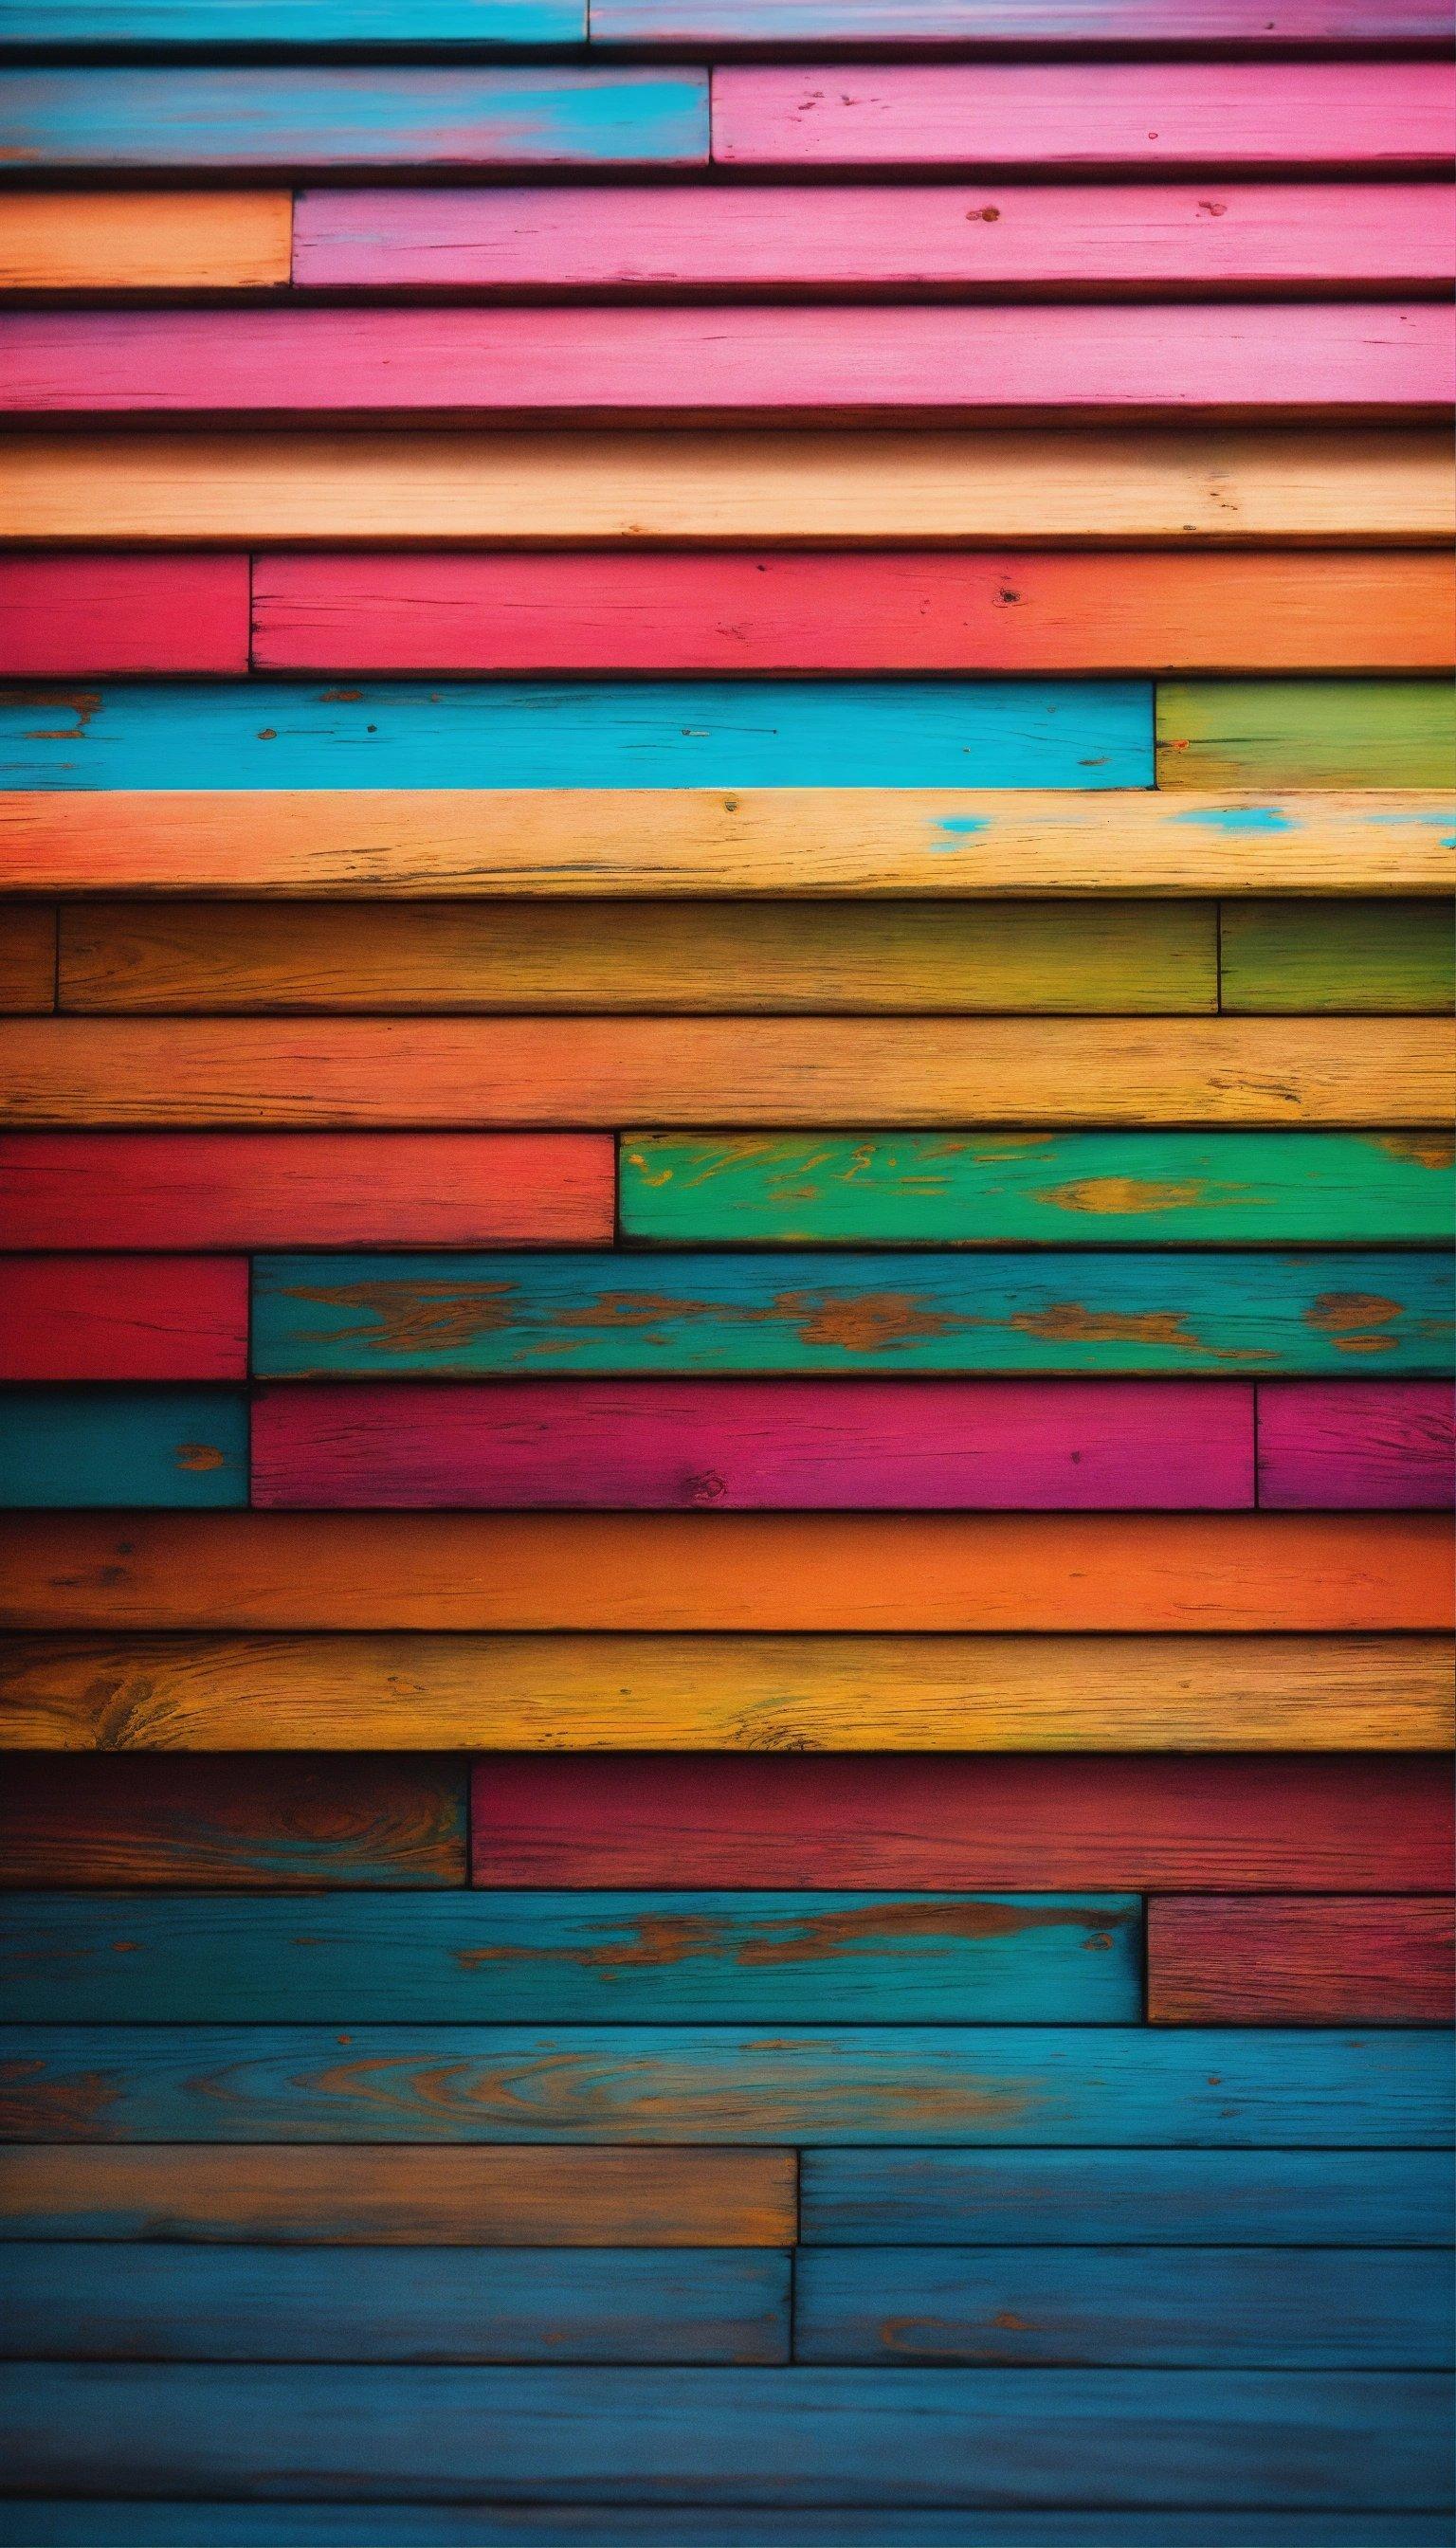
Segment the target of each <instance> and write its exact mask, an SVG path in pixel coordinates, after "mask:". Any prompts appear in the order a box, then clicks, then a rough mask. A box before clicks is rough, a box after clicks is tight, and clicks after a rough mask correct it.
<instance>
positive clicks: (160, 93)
mask: <svg viewBox="0 0 1456 2548" xmlns="http://www.w3.org/2000/svg"><path fill="white" fill-rule="evenodd" d="M292 6H293V10H294V23H295V27H296V28H300V29H301V28H302V27H303V26H305V25H309V24H310V23H312V22H311V19H310V18H309V17H307V16H306V15H305V11H306V10H307V9H308V6H309V0H292ZM264 14H266V15H267V17H268V20H269V34H268V38H267V41H268V42H269V43H276V42H277V41H278V39H277V37H276V36H275V35H274V34H273V32H272V27H273V17H272V12H271V11H268V12H267V13H264V12H263V11H262V10H260V11H259V12H258V15H259V17H261V16H263V15H264ZM283 14H284V16H285V17H286V16H287V14H288V12H287V9H285V11H284V13H283ZM383 14H385V13H384V11H383V10H382V9H380V8H379V7H378V0H376V11H375V15H376V19H377V18H378V16H380V15H383ZM455 15H456V20H457V25H458V24H459V22H460V20H461V19H462V18H463V17H465V15H466V12H465V9H464V8H463V7H461V6H460V5H459V0H457V6H456V11H455ZM469 16H470V19H471V22H472V23H474V24H476V25H479V23H480V18H479V12H478V11H476V10H471V11H470V12H469ZM128 25H129V36H130V41H132V42H134V43H135V42H137V36H136V34H135V32H133V30H134V29H135V26H136V21H135V20H134V19H132V18H131V17H130V14H129V21H128ZM394 25H395V27H396V29H397V30H398V26H399V21H398V18H396V19H395V21H394ZM296 41H297V39H296ZM409 41H410V43H411V44H419V43H422V42H427V41H428V40H427V38H426V36H425V34H424V30H423V27H422V26H421V24H420V22H419V21H418V20H411V22H410V29H409ZM5 103H6V116H7V126H8V135H9V140H8V153H9V158H10V161H11V163H12V165H13V166H14V167H15V168H16V169H35V170H41V169H52V168H54V169H69V168H87V169H95V170H97V171H98V172H99V173H110V172H111V171H113V170H116V171H119V172H120V171H126V170H129V169H147V170H150V169H153V168H158V169H159V168H195V169H214V168H225V169H254V168H256V169H268V168H279V169H284V168H391V167H395V168H414V167H419V168H572V167H578V166H581V167H593V168H640V167H662V168H687V167H693V166H696V165H699V164H701V163H702V162H704V161H705V160H706V158H707V155H708V93H707V75H706V73H705V72H703V71H694V70H578V69H573V70H566V69H561V68H558V67H555V66H552V65H542V66H540V67H538V68H536V69H531V70H526V69H511V70H495V69H492V70H483V69H476V68H466V67H465V66H464V65H463V64H461V65H457V66H456V67H454V68H452V69H450V70H420V69H416V68H414V67H412V66H411V67H409V68H401V67H399V66H397V65H394V64H392V65H390V67H389V68H388V69H380V68H378V67H375V68H365V67H363V66H359V65H354V66H351V67H350V68H347V69H343V68H339V67H337V66H334V65H325V66H322V67H312V68H309V69H292V68H281V67H279V66H278V65H277V64H269V65H267V66H256V67H251V68H248V69H245V70H244V69H227V68H221V69H220V68H218V67H217V66H215V65H194V64H189V65H188V66H187V67H185V68H182V67H178V66H176V65H168V66H167V67H165V68H153V67H151V66H147V67H146V68H139V67H117V66H109V67H108V68H106V69H94V68H87V69H84V70H81V69H75V68H69V67H63V68H62V67H56V66H54V65H52V66H51V67H49V68H47V69H45V70H14V71H8V72H7V73H6V81H5Z"/></svg>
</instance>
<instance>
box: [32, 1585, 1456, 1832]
mask: <svg viewBox="0 0 1456 2548" xmlns="http://www.w3.org/2000/svg"><path fill="white" fill-rule="evenodd" d="M0 1728H3V1732H4V1737H5V1740H6V1742H7V1744H9V1745H10V1746H11V1747H12V1748H13V1749H15V1750H17V1751H33V1752H50V1751H70V1752H84V1751H95V1752H117V1751H163V1752H175V1751H182V1752H187V1751H194V1752H218V1751H235V1752H258V1751H261V1752H268V1751H303V1750H309V1749H312V1748H317V1749H319V1750H323V1751H344V1752H359V1751H385V1750H390V1751H426V1750H430V1751H438V1750H444V1749H452V1750H458V1751H464V1752H474V1751H480V1750H482V1749H483V1748H485V1747H486V1746H488V1745H500V1746H501V1747H502V1748H504V1749H506V1750H509V1751H524V1752H533V1751H558V1750H569V1751H612V1750H618V1749H629V1750H632V1751H639V1752H703V1751H708V1752H729V1751H742V1752H763V1751H775V1752H779V1751H784V1750H798V1751H811V1752H812V1751H830V1752H835V1751H839V1752H873V1751H879V1750H884V1751H890V1752H932V1753H934V1752H942V1751H962V1752H1092V1751H1099V1750H1103V1749H1107V1748H1110V1747H1111V1748H1116V1749H1117V1750H1120V1751H1125V1752H1144V1751H1159V1750H1167V1749H1169V1748H1171V1749H1182V1750H1185V1751H1199V1752H1244V1751H1289V1752H1293V1751H1312V1752H1333V1751H1369V1752H1422V1751H1434V1750H1438V1749H1440V1748H1442V1747H1444V1746H1447V1745H1449V1744H1450V1742H1451V1737H1452V1720H1451V1694H1450V1652H1449V1641H1448V1640H1447V1639H1444V1638H1441V1637H1427V1636H1402V1637H1389V1636H1387V1637H1360V1638H1343V1637H1294V1636H1281V1637H1257V1636H1244V1637H1227V1636H1205V1635H1189V1636H1178V1637H1138V1638H1130V1637H1098V1636H1079V1637H1068V1636H1047V1637H1008V1636H1002V1635H989V1636H970V1637H949V1636H939V1637H927V1636H861V1637H830V1636H822V1637H821V1636H808V1637H798V1638H773V1637H759V1636H736V1637H722V1636H719V1637H712V1636H682V1637H661V1636H657V1637H654V1636H648V1637H640V1636H639V1637H630V1636H621V1635H610V1636H609V1635H584V1636H571V1637H558V1636H550V1635H546V1636H531V1637H515V1636H472V1635H468V1634H462V1635H455V1636H438V1635H433V1634H430V1633H428V1632H424V1631H421V1632H419V1633H417V1634H413V1635H408V1636H383V1635H364V1634H360V1635H354V1636H341V1635H318V1636H312V1637H298V1636H287V1635H283V1634H276V1635H257V1636H250V1637H241V1636H233V1637H227V1636H193V1637H182V1636H171V1637H166V1636H156V1635H151V1636H140V1637H135V1638H128V1639H126V1640H124V1641H121V1640H115V1639H112V1640H107V1639H103V1638H97V1637H90V1638H87V1637H79V1636H68V1637H17V1638H13V1639H12V1640H10V1642H9V1644H8V1646H7V1648H6V1651H5V1653H4V1656H3V1658H0ZM740 1880H742V1879H740Z"/></svg>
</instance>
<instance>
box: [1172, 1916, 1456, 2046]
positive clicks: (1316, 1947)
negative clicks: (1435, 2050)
mask: <svg viewBox="0 0 1456 2548" xmlns="http://www.w3.org/2000/svg"><path fill="white" fill-rule="evenodd" d="M1453 1988H1456V1963H1453V1956H1452V1927H1451V1903H1450V1900H1449V1897H1447V1898H1442V1897H1440V1896H1430V1897H1427V1898H1425V1899H1423V1900H1422V1899H1419V1898H1414V1897H1410V1896H1407V1897H1406V1898H1404V1899H1399V1900H1396V1901H1382V1900H1381V1899H1379V1897H1373V1898H1368V1899H1365V1900H1361V1899H1359V1898H1351V1897H1348V1896H1346V1897H1344V1898H1339V1897H1331V1896H1329V1895H1327V1894H1326V1895H1321V1896H1319V1897H1316V1898H1313V1899H1312V1898H1308V1897H1303V1896H1301V1895H1298V1894H1295V1895H1292V1896H1286V1897H1284V1898H1283V1899H1280V1898H1278V1897H1272V1896H1266V1897H1265V1898H1264V1899H1262V1900H1261V1901H1258V1902H1235V1901H1229V1900H1225V1899H1223V1898H1222V1897H1220V1896H1218V1895H1214V1896H1195V1897H1192V1898H1190V1899H1189V1900H1187V1901H1181V1902H1152V1903H1150V1904H1149V1905H1148V1934H1147V2014H1148V2017H1149V2018H1150V2019H1151V2020H1152V2022H1153V2024H1154V2025H1162V2026H1210V2025H1212V2026H1224V2025H1236V2026H1291V2025H1293V2026H1349V2025H1356V2026H1358V2025H1362V2024H1364V2025H1370V2024H1373V2025H1376V2026H1401V2025H1411V2026H1416V2025H1431V2026H1444V2025H1449V2023H1450V2019H1451V2001H1452V1992H1453Z"/></svg>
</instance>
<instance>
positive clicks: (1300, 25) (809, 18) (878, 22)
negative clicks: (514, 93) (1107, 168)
mask: <svg viewBox="0 0 1456 2548" xmlns="http://www.w3.org/2000/svg"><path fill="white" fill-rule="evenodd" d="M1448 27H1449V19H1448V17H1447V14H1446V12H1445V9H1444V8H1443V7H1442V6H1441V4H1440V0H1396V5H1395V6H1394V7H1391V6H1385V7H1382V6H1379V5H1377V0H1275V5H1272V6H1271V5H1269V0H1178V6H1177V8H1176V9H1175V10H1174V11H1173V12H1172V13H1171V14H1170V13H1169V11H1168V9H1167V8H1166V7H1160V6H1158V5H1157V0H997V5H996V8H995V11H994V14H991V13H988V12H987V11H986V9H985V8H984V7H983V6H982V5H981V0H786V5H785V0H731V5H730V0H593V5H592V36H593V38H594V40H595V42H596V43H597V44H603V45H605V44H640V45H654V44H662V45H667V46H678V45H682V44H701V45H710V46H712V48H713V50H714V51H715V52H716V51H717V50H718V48H719V46H723V47H724V48H726V49H732V48H735V47H737V46H745V47H749V46H752V47H754V48H755V49H757V48H758V47H759V46H770V47H773V46H795V47H796V48H797V47H800V46H802V47H803V49H804V50H805V51H809V52H817V51H818V50H819V49H820V48H821V47H822V48H824V49H826V50H828V51H829V52H831V53H834V52H836V51H838V50H839V49H840V48H841V47H842V46H847V45H859V44H864V45H868V46H871V47H872V48H873V49H874V50H875V51H878V50H880V49H884V50H886V51H891V52H893V51H896V50H908V51H910V52H921V51H927V52H934V51H936V50H937V49H938V48H939V47H940V46H950V45H954V46H967V47H974V48H975V49H977V50H980V49H982V48H984V49H988V50H995V49H998V48H999V47H1001V46H1022V45H1033V46H1035V45H1039V44H1047V45H1058V46H1059V45H1072V44H1083V45H1087V46H1093V47H1101V46H1125V45H1126V46H1133V45H1139V44H1140V45H1156V46H1168V47H1169V48H1170V49H1171V48H1173V47H1177V48H1178V49H1179V50H1181V49H1182V48H1183V47H1185V46H1188V47H1192V46H1200V45H1212V46H1220V45H1229V46H1237V47H1239V48H1243V47H1248V48H1250V49H1253V50H1255V51H1262V50H1263V49H1264V48H1265V47H1266V46H1267V47H1268V48H1269V49H1270V50H1274V49H1275V48H1283V47H1286V46H1288V47H1290V48H1292V49H1294V50H1301V49H1303V48H1304V47H1305V46H1311V47H1313V48H1315V49H1317V50H1320V49H1322V48H1323V47H1324V46H1328V45H1340V46H1350V47H1352V48H1355V49H1361V48H1364V47H1366V46H1375V47H1382V48H1383V47H1384V46H1388V45H1421V44H1425V45H1439V44H1440V43H1441V42H1442V41H1443V39H1444V37H1445V35H1446V33H1447V31H1448ZM1261 67H1262V65H1261Z"/></svg>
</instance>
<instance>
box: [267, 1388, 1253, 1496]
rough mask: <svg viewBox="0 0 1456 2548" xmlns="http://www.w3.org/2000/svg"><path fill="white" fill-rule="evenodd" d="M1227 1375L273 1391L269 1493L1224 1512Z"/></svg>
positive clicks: (1233, 1393) (1230, 1460)
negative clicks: (1169, 1379) (1152, 1378)
mask: <svg viewBox="0 0 1456 2548" xmlns="http://www.w3.org/2000/svg"><path fill="white" fill-rule="evenodd" d="M1252 1427H1253V1406H1252V1393H1251V1391H1250V1389H1249V1388H1248V1387H1247V1386H1246V1385H1244V1384H1242V1383H1240V1382H1233V1381H1208V1382H1176V1381H1174V1382H1150V1383H1149V1382H1143V1381H1033V1382H1019V1381H990V1382H981V1381H970V1382H964V1381H954V1380H953V1381H940V1380H932V1381H920V1380H889V1381H875V1380H852V1381H835V1380H831V1381H757V1380H755V1381H718V1380H710V1381H682V1382H674V1381H655V1380H631V1381H585V1380H584V1381H558V1382H552V1381H520V1382H516V1381H509V1382H486V1383H462V1384H460V1385H459V1386H457V1387H440V1386H438V1385H428V1384H426V1385H422V1386H421V1385H420V1384H417V1383H411V1382H408V1381H396V1382H383V1383H377V1382H376V1383H367V1384H341V1385H339V1386H336V1387H330V1386H320V1385H315V1384H301V1385H299V1386H297V1387H281V1388H275V1389H269V1390H265V1391H264V1392H263V1393H262V1396H261V1397H260V1399H259V1401H258V1404H257V1406H256V1408H255V1410H254V1417H253V1500H254V1501H255V1502H256V1503H260V1504H277V1505H284V1504H288V1505H296V1506H308V1505H315V1506H319V1507H325V1508H326V1507H332V1506H370V1505H373V1506H376V1507H398V1508H404V1507H407V1506H415V1505H431V1504H442V1505H450V1504H456V1505H468V1506H490V1505H501V1506H543V1507H544V1506H553V1507H557V1508H563V1507H568V1508H569V1507H571V1506H574V1505H575V1506H580V1507H583V1508H594V1509H601V1510H607V1509H614V1508H615V1509H638V1510H669V1509H673V1508H677V1507H683V1508H687V1509H693V1508H696V1509H709V1510H711V1509H715V1508H716V1509H719V1510H729V1509H732V1508H734V1507H737V1508H740V1509H749V1508H755V1507H757V1508H762V1509H770V1508H793V1507H800V1508H804V1509H814V1510H817V1509H833V1508H834V1507H836V1506H854V1507H863V1508H865V1509H866V1510H867V1509H877V1510H886V1509H888V1510H893V1509H895V1508H897V1507H899V1508H904V1509H907V1510H927V1511H928V1510H935V1509H953V1508H956V1507H967V1508H969V1507H983V1508H986V1509H1012V1508H1018V1507H1025V1508H1028V1509H1037V1510H1042V1509H1056V1508H1059V1507H1065V1508H1067V1509H1070V1510H1084V1509H1087V1508H1089V1507H1098V1506H1108V1507H1117V1508H1119V1509H1124V1510H1129V1511H1131V1510H1142V1509H1148V1508H1151V1509H1153V1510H1156V1509H1158V1508H1159V1507H1166V1508H1169V1509H1172V1508H1176V1507H1184V1508H1206V1509H1211V1510H1212V1509H1231V1508H1232V1507H1234V1506H1238V1505H1244V1504H1248V1503H1251V1502H1252V1500H1253V1469H1252V1460H1253V1432H1252Z"/></svg>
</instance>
